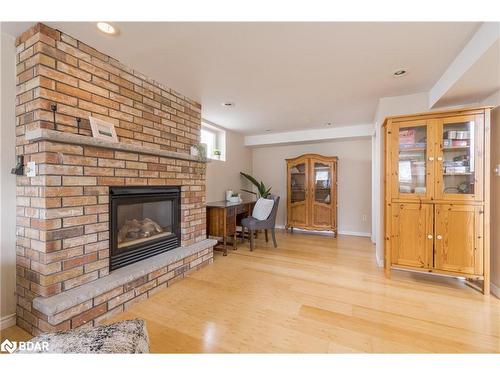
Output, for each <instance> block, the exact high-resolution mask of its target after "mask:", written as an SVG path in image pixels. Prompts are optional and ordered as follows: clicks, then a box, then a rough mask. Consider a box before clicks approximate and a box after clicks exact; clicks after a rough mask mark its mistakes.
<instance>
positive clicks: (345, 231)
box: [339, 230, 372, 237]
mask: <svg viewBox="0 0 500 375" xmlns="http://www.w3.org/2000/svg"><path fill="white" fill-rule="evenodd" d="M339 234H343V235H345V236H356V237H371V236H372V234H371V233H367V232H353V231H349V230H339Z"/></svg>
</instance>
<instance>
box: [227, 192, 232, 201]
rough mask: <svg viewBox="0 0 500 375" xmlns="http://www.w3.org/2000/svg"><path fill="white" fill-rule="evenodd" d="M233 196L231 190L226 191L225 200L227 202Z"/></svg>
mask: <svg viewBox="0 0 500 375" xmlns="http://www.w3.org/2000/svg"><path fill="white" fill-rule="evenodd" d="M232 196H233V191H232V190H226V200H227V201H228V200H229V198H231V197H232Z"/></svg>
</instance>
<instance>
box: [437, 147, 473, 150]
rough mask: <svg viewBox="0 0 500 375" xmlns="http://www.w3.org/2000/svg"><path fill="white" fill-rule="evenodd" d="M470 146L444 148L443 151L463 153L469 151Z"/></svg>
mask: <svg viewBox="0 0 500 375" xmlns="http://www.w3.org/2000/svg"><path fill="white" fill-rule="evenodd" d="M469 148H470V146H449V147H443V151H463V150H468V149H469Z"/></svg>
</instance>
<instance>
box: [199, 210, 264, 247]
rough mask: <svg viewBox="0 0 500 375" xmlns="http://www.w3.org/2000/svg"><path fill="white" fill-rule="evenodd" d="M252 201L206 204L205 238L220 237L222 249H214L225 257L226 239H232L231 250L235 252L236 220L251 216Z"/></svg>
mask: <svg viewBox="0 0 500 375" xmlns="http://www.w3.org/2000/svg"><path fill="white" fill-rule="evenodd" d="M254 205H255V201H254V200H243V201H242V202H239V203H231V202H228V201H219V202H210V203H207V237H208V236H213V237H220V238H221V241H220V242H221V244H222V247H220V246H219V247H217V246H216V247H214V250H221V251H223V252H224V255H227V239H228V237H233V244H232V245H233V250H236V223H237V222H238V218H241V217H247V216H250V215H251V214H252V210H253V206H254Z"/></svg>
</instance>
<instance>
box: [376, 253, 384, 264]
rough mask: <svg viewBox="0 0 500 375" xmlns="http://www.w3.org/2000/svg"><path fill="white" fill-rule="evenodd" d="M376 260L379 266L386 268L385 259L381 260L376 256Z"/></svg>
mask: <svg viewBox="0 0 500 375" xmlns="http://www.w3.org/2000/svg"><path fill="white" fill-rule="evenodd" d="M375 259H376V261H377V266H379V267H384V259H380V258H379V257H378V256H377V254H375Z"/></svg>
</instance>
